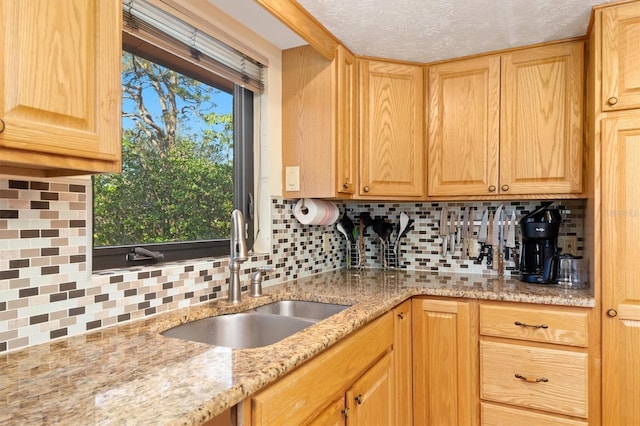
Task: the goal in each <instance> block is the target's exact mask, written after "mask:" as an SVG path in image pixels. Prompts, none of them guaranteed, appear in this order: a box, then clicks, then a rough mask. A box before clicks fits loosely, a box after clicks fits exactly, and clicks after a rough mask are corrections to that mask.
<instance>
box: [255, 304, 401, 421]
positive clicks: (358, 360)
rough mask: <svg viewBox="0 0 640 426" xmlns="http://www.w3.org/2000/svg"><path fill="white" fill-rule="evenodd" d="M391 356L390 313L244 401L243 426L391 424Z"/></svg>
mask: <svg viewBox="0 0 640 426" xmlns="http://www.w3.org/2000/svg"><path fill="white" fill-rule="evenodd" d="M394 356H395V355H394V317H393V312H388V313H387V314H385V315H384V316H382V317H380V318H378V319H377V320H375V321H373V322H372V323H370V324H369V325H367V326H365V327H364V328H363V329H362V330H359V331H357V332H356V333H354V334H352V335H351V336H349V337H347V338H346V339H345V340H343V341H341V342H339V343H338V344H336V345H334V346H333V347H331V348H329V349H327V350H326V351H324V352H322V353H321V354H320V355H318V356H317V357H315V358H313V359H312V360H310V361H308V362H307V363H305V364H303V365H301V366H300V367H299V368H297V369H296V370H294V371H292V372H291V373H289V374H288V375H286V376H285V377H283V378H282V379H280V380H278V381H277V382H275V383H273V384H272V385H270V386H269V387H267V388H265V389H264V390H261V391H259V392H258V393H256V394H255V395H253V396H251V397H249V398H248V399H247V400H245V402H244V410H243V413H244V424H245V425H252V426H259V425H298V424H313V425H321V424H322V425H327V424H341V425H344V424H349V425H352V424H355V425H359V424H362V425H368V424H371V423H372V419H375V423H379V424H394V422H395V399H394V398H395V381H394V380H395V377H394V375H395V372H394ZM407 373H409V372H407Z"/></svg>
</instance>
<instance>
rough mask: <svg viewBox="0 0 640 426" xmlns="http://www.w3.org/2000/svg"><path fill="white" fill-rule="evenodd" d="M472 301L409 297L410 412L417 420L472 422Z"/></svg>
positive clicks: (475, 411) (475, 415)
mask: <svg viewBox="0 0 640 426" xmlns="http://www.w3.org/2000/svg"><path fill="white" fill-rule="evenodd" d="M477 312H478V310H477V303H476V302H475V301H473V300H459V299H432V298H414V299H413V310H412V315H413V368H414V376H413V383H414V387H413V412H414V424H416V425H425V426H427V425H433V426H437V425H460V426H467V425H477V424H479V422H480V403H479V401H480V397H479V392H478V331H477V330H478V314H477Z"/></svg>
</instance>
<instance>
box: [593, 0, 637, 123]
mask: <svg viewBox="0 0 640 426" xmlns="http://www.w3.org/2000/svg"><path fill="white" fill-rule="evenodd" d="M639 17H640V3H639V2H634V3H628V4H621V5H616V6H615V7H610V8H606V9H603V10H602V110H603V111H615V110H623V109H632V108H640V53H638V52H640V18H639Z"/></svg>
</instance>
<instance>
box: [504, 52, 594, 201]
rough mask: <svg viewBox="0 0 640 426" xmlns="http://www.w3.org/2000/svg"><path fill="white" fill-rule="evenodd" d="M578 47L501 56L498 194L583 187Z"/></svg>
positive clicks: (580, 54) (567, 190)
mask: <svg viewBox="0 0 640 426" xmlns="http://www.w3.org/2000/svg"><path fill="white" fill-rule="evenodd" d="M583 49H584V47H583V43H581V42H576V43H565V44H557V45H550V46H543V47H538V48H534V49H526V50H522V51H518V52H513V53H510V54H506V55H503V56H502V87H501V93H502V102H501V125H500V185H499V188H498V190H499V191H500V193H504V194H514V195H516V194H545V193H549V194H570V193H580V192H582V163H583V161H582V110H583V95H582V94H583V83H582V81H583V72H584V71H583V66H582V63H583Z"/></svg>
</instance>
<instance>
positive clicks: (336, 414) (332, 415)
mask: <svg viewBox="0 0 640 426" xmlns="http://www.w3.org/2000/svg"><path fill="white" fill-rule="evenodd" d="M344 424H345V410H344V396H342V397H340V398H338V399H336V400H335V401H333V402H332V403H331V404H329V406H328V407H327V408H325V409H324V410H323V411H322V412H321V413H320V414H318V416H316V417H315V418H314V419H312V420H310V421H309V423H307V426H344Z"/></svg>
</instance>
